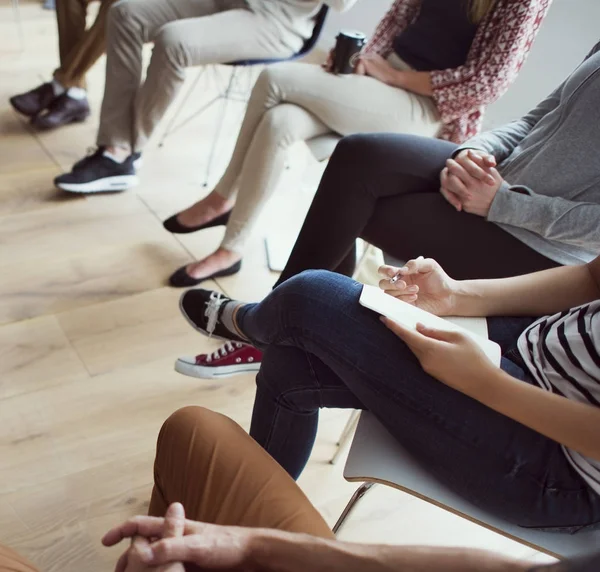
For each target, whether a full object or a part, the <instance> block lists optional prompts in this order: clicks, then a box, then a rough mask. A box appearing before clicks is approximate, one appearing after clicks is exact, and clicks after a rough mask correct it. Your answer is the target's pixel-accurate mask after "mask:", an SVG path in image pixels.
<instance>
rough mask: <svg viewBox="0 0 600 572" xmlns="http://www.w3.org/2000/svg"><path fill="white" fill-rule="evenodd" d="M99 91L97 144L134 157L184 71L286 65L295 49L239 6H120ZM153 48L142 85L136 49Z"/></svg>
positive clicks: (188, 2)
mask: <svg viewBox="0 0 600 572" xmlns="http://www.w3.org/2000/svg"><path fill="white" fill-rule="evenodd" d="M106 39H107V52H106V57H107V60H106V86H105V90H104V100H103V102H102V112H101V116H100V130H99V133H98V141H97V143H98V145H99V146H101V145H114V146H121V147H125V148H131V149H133V150H135V151H141V150H142V149H143V147H144V145H145V144H146V142H147V140H148V138H149V137H150V135H151V134H152V132H153V131H154V128H155V127H156V125H157V124H158V122H159V121H160V119H161V118H162V116H163V114H164V113H165V111H166V110H167V108H168V106H169V104H170V103H171V102H172V101H173V99H174V98H175V96H176V94H177V92H178V91H179V89H180V87H181V85H182V83H183V80H184V78H185V68H187V67H190V66H199V65H205V64H215V63H227V62H232V61H236V60H240V59H261V58H262V59H266V58H286V57H288V56H290V55H292V54H293V53H295V52H297V51H298V50H299V49H300V48H301V46H302V43H303V40H302V38H301V37H300V35H295V34H293V33H292V32H285V31H282V29H281V27H279V26H277V24H276V22H274V21H271V20H269V19H268V18H266V17H264V16H261V15H258V14H255V13H254V12H252V11H250V9H249V8H248V6H247V3H246V1H245V0H120V1H119V2H117V4H115V5H114V6H113V7H112V9H111V10H110V13H109V16H108V25H107V34H106ZM147 42H154V49H153V52H152V59H151V61H150V64H149V66H148V69H147V72H146V79H145V81H144V83H143V84H141V86H140V82H141V79H142V46H143V44H145V43H147Z"/></svg>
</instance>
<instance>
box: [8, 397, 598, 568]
mask: <svg viewBox="0 0 600 572" xmlns="http://www.w3.org/2000/svg"><path fill="white" fill-rule="evenodd" d="M184 507H185V508H184ZM186 513H187V514H186ZM149 514H150V516H147V517H145V516H137V517H134V518H132V519H130V520H128V521H126V522H124V523H123V524H121V525H118V526H116V527H114V528H113V529H111V530H110V531H109V532H108V533H107V534H106V535H105V536H104V537H103V539H102V542H103V544H104V545H105V546H114V545H116V544H118V543H119V542H120V541H122V540H124V539H127V540H131V544H130V546H129V547H128V548H126V549H125V551H124V552H123V555H122V556H121V558H120V559H119V561H118V563H117V565H116V568H115V570H116V572H149V571H150V570H157V569H160V570H161V571H162V572H183V570H184V569H187V570H191V569H194V570H261V571H263V572H268V571H273V572H280V571H281V570H290V571H291V572H304V570H311V572H313V571H314V572H319V571H327V572H336V571H340V572H342V571H345V570H348V569H351V570H362V571H364V572H369V571H370V570H380V569H382V567H384V568H385V569H390V570H417V569H418V570H419V571H421V572H457V571H460V572H484V571H485V572H525V571H526V570H527V571H530V572H533V571H534V570H535V571H536V572H538V571H539V572H541V571H542V570H543V571H544V572H592V571H593V572H595V571H596V570H597V566H598V563H599V560H600V558H598V557H597V556H596V557H594V556H590V557H586V558H584V559H582V560H577V561H572V562H562V563H559V564H556V565H550V566H540V567H537V566H534V568H531V566H532V565H531V564H530V563H528V562H526V561H523V560H516V559H513V558H509V557H505V556H501V555H498V554H494V553H491V552H488V551H484V550H473V549H468V548H438V547H432V546H423V547H408V546H377V545H367V544H358V543H349V542H341V541H338V540H335V538H334V536H333V533H332V532H331V530H330V528H329V526H328V525H327V523H326V522H325V521H324V519H323V517H322V516H321V515H320V514H319V512H318V511H317V510H316V509H315V507H314V506H313V505H312V504H311V503H310V502H309V500H308V499H307V498H306V496H305V495H304V493H303V492H302V491H301V489H300V488H299V487H298V485H297V484H296V483H295V482H294V481H293V480H292V479H291V477H290V476H289V475H288V474H287V473H286V472H285V471H284V470H283V469H282V468H281V467H280V466H279V465H278V464H277V463H276V462H275V461H274V460H273V459H272V458H271V457H270V456H269V455H268V454H267V453H266V452H265V451H264V450H263V449H261V447H260V446H259V445H257V444H256V443H255V442H254V441H253V440H252V439H251V438H250V437H249V436H248V434H247V433H246V432H245V431H244V430H243V429H242V428H241V427H240V426H239V425H237V424H236V423H235V422H234V421H232V420H231V419H229V418H227V417H225V416H223V415H220V414H218V413H214V412H212V411H209V410H206V409H203V408H201V407H187V408H184V409H180V410H179V411H177V412H175V413H174V414H173V415H171V417H170V418H169V419H168V420H167V421H166V422H165V424H164V425H163V427H162V429H161V432H160V436H159V439H158V446H157V451H156V461H155V471H154V489H153V492H152V498H151V501H150V508H149ZM186 516H187V519H186ZM160 566H164V568H162V567H161V568H159V567H160ZM184 566H185V568H184ZM35 570H36V569H35V567H34V566H33V565H32V564H30V563H28V562H27V561H26V560H25V559H24V558H22V557H21V556H19V555H17V554H16V553H14V552H11V551H9V550H8V549H2V548H1V547H0V572H35Z"/></svg>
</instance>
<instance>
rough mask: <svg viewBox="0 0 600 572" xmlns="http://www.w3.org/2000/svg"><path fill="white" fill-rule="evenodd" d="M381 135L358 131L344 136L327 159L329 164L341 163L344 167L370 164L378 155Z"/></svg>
mask: <svg viewBox="0 0 600 572" xmlns="http://www.w3.org/2000/svg"><path fill="white" fill-rule="evenodd" d="M381 144H382V141H381V137H380V136H379V134H377V133H358V134H355V135H348V136H347V137H344V138H343V139H342V140H341V141H340V142H339V143H338V144H337V145H336V148H335V150H334V152H333V155H332V156H331V159H330V160H329V165H334V166H335V165H338V164H339V165H342V166H343V167H344V168H351V167H353V166H357V165H361V166H364V165H365V164H371V163H372V162H373V160H374V159H375V158H376V156H377V155H378V150H379V147H380V146H381Z"/></svg>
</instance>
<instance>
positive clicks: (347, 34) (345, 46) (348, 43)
mask: <svg viewBox="0 0 600 572" xmlns="http://www.w3.org/2000/svg"><path fill="white" fill-rule="evenodd" d="M366 41H367V37H366V36H365V35H364V34H363V33H362V32H357V31H354V30H342V31H341V32H340V33H339V34H338V36H337V38H336V43H335V52H334V56H333V65H332V67H331V71H332V72H333V73H336V74H341V75H347V74H351V73H354V68H355V67H356V64H357V63H358V57H359V55H360V52H361V51H362V49H363V47H364V45H365V43H366Z"/></svg>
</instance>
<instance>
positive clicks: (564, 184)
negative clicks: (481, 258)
mask: <svg viewBox="0 0 600 572" xmlns="http://www.w3.org/2000/svg"><path fill="white" fill-rule="evenodd" d="M464 148H475V149H482V150H484V151H487V152H488V153H490V154H492V155H494V156H495V157H496V160H497V161H498V164H499V167H498V170H499V172H500V174H501V175H502V177H503V178H504V179H505V181H506V183H505V184H504V185H503V186H502V187H501V188H500V190H499V191H498V193H497V194H496V197H495V199H494V202H493V203H492V207H491V209H490V212H489V215H488V220H489V221H490V222H493V223H495V224H497V225H498V226H500V227H501V228H503V229H504V230H505V231H506V232H508V233H510V234H512V235H513V236H515V237H516V238H518V239H519V240H520V241H522V242H524V243H525V244H527V245H528V246H529V247H531V248H532V249H534V250H536V251H537V252H539V253H540V254H543V255H544V256H546V257H548V258H550V259H552V260H554V261H556V262H558V263H560V264H581V263H582V262H589V261H590V260H592V259H593V258H595V257H596V256H597V255H598V254H600V151H599V150H600V44H597V45H596V46H595V47H594V49H593V50H592V51H591V53H590V54H589V55H588V57H587V58H586V59H585V60H584V62H583V63H582V64H581V65H580V66H579V67H578V68H577V69H576V70H575V71H574V72H573V73H572V74H571V75H570V76H569V77H568V78H567V80H566V81H565V82H564V83H563V84H562V85H561V86H560V87H559V88H558V89H557V90H556V91H554V93H552V94H551V95H550V96H549V97H548V98H547V99H546V100H544V101H543V102H542V103H540V104H539V105H538V106H537V107H536V108H535V109H534V110H533V111H531V112H530V113H528V114H527V115H525V116H524V117H523V118H521V119H519V120H518V121H514V122H513V123H509V124H508V125H506V126H504V127H500V128H498V129H494V130H492V131H489V132H487V133H483V134H481V135H478V136H476V137H473V138H472V139H470V140H469V141H467V142H466V143H465V144H464V145H462V146H461V149H464Z"/></svg>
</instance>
